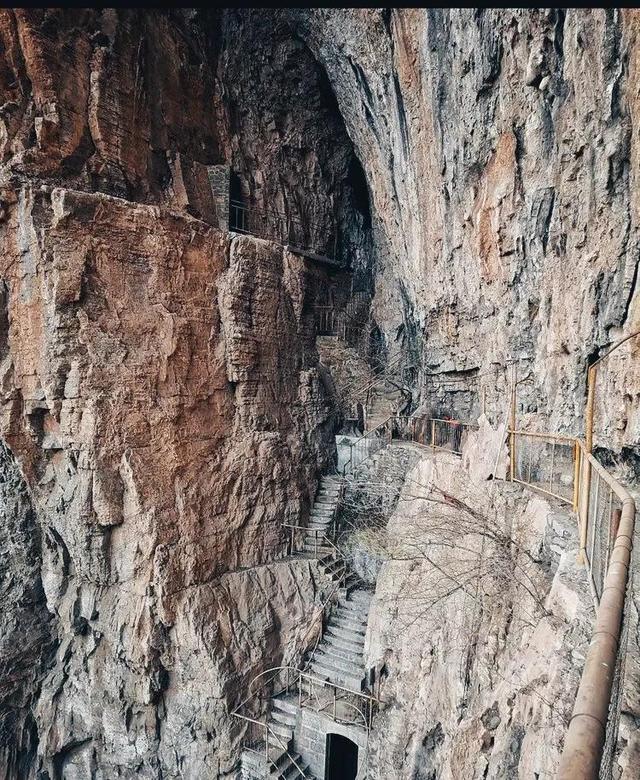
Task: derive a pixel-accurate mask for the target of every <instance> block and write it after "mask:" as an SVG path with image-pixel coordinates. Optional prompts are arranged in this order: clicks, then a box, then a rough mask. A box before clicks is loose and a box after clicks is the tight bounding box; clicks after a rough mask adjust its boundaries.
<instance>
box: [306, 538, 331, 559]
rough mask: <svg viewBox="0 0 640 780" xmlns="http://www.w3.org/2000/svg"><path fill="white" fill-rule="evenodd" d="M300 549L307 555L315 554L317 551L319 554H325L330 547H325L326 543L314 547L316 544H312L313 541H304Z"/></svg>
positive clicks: (328, 551) (329, 550)
mask: <svg viewBox="0 0 640 780" xmlns="http://www.w3.org/2000/svg"><path fill="white" fill-rule="evenodd" d="M302 551H303V552H305V553H307V554H309V555H316V553H317V554H318V555H319V556H320V555H326V554H327V553H330V552H331V548H330V547H327V546H326V545H322V544H318V547H317V549H316V546H315V545H314V543H313V542H306V541H305V543H304V547H303V548H302Z"/></svg>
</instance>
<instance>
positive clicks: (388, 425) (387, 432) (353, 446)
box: [342, 414, 394, 476]
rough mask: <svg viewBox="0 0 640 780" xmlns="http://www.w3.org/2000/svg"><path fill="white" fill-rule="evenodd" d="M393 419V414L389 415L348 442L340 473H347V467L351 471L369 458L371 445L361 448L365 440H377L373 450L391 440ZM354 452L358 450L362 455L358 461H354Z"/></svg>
mask: <svg viewBox="0 0 640 780" xmlns="http://www.w3.org/2000/svg"><path fill="white" fill-rule="evenodd" d="M393 419H394V415H392V414H391V415H389V417H387V419H386V420H384V421H383V422H381V423H379V424H378V425H376V427H375V428H372V429H371V430H370V431H367V433H365V434H364V435H363V436H360V437H359V438H358V439H356V440H355V441H354V442H350V443H349V459H348V460H347V461H345V463H344V465H343V466H342V473H343V475H344V476H346V474H347V467H348V468H349V472H352V471H353V469H354V468H355V467H356V466H358V465H359V464H360V463H362V462H364V461H365V460H367V459H368V458H369V456H370V455H371V454H372V453H371V449H372V448H371V447H370V446H365V447H364V449H363V445H364V444H365V441H366V442H378V443H379V446H378V447H376V448H375V450H376V451H377V450H379V449H380V448H381V447H383V446H384V445H385V444H388V443H389V442H390V441H391V437H392V434H393V424H392V421H393ZM379 433H381V434H383V435H382V436H378V434H379ZM354 452H355V453H356V454H357V453H358V452H360V453H361V454H362V455H363V457H361V458H360V459H359V460H358V462H357V463H356V462H355V461H354Z"/></svg>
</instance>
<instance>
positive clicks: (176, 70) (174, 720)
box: [0, 11, 347, 778]
mask: <svg viewBox="0 0 640 780" xmlns="http://www.w3.org/2000/svg"><path fill="white" fill-rule="evenodd" d="M211 20H213V21H215V17H212V18H211V19H210V20H209V21H211ZM198 25H199V26H198ZM207 30H208V31H207ZM205 32H206V34H205ZM1 34H2V36H3V41H4V44H5V45H4V55H3V56H4V61H3V66H4V68H3V71H2V75H3V78H4V79H5V80H6V82H7V83H6V87H7V89H13V90H14V91H13V92H12V93H10V94H12V95H13V97H14V99H13V101H9V102H8V103H6V104H5V106H4V111H5V114H4V125H3V135H2V140H3V142H4V148H3V155H4V156H3V168H2V202H3V211H2V223H1V224H0V243H1V244H2V261H1V262H0V279H1V280H2V281H1V287H0V293H1V295H0V324H1V325H2V330H1V333H0V361H1V362H0V436H1V437H2V440H3V441H4V442H6V444H7V446H8V447H9V448H10V451H11V454H6V457H5V450H4V449H3V466H2V468H3V470H4V471H6V473H7V474H8V475H9V476H7V478H6V491H7V492H8V494H10V495H12V496H13V494H14V493H15V496H16V498H15V500H14V499H13V498H12V499H11V500H7V501H6V502H5V504H4V505H3V527H2V534H1V535H0V539H1V540H2V555H3V559H4V560H6V561H7V571H8V573H7V583H6V590H5V591H3V592H6V594H7V598H8V601H9V603H10V607H9V608H8V609H7V610H3V612H2V617H1V618H0V619H1V621H2V625H1V633H2V637H3V641H2V645H1V647H0V653H1V657H0V663H2V664H3V669H7V670H9V671H10V672H11V675H10V677H9V681H10V682H9V688H8V690H7V691H6V692H5V690H4V688H3V692H2V696H3V710H2V717H3V720H2V730H1V731H0V758H1V760H2V765H1V773H2V774H3V776H5V775H6V776H7V777H10V778H14V777H21V778H22V777H25V778H26V777H31V776H35V775H36V773H38V772H40V773H41V775H40V776H41V777H43V778H45V777H50V778H61V777H65V778H86V777H94V776H95V777H105V778H106V777H109V778H112V777H131V776H132V775H133V774H135V775H136V776H141V777H154V778H155V777H159V776H163V777H200V776H210V777H214V776H224V775H226V774H228V773H229V772H230V771H231V770H232V769H233V766H234V763H235V762H236V760H237V757H238V752H237V739H238V736H239V730H240V729H239V726H238V724H237V722H236V721H234V720H233V719H232V718H230V716H229V710H230V709H231V708H232V707H233V705H234V704H237V703H238V701H239V698H240V697H241V696H242V695H243V694H244V692H245V691H246V688H247V685H248V682H249V680H250V679H251V677H252V676H253V675H255V674H257V673H258V672H261V671H262V670H263V669H265V668H268V667H269V666H271V665H275V664H278V663H280V662H284V663H287V662H289V661H295V660H296V659H297V658H298V657H299V654H300V652H301V650H302V649H304V648H305V647H306V644H307V643H308V642H309V641H311V640H312V638H313V637H312V629H314V628H315V626H316V625H317V620H316V618H317V615H316V612H315V609H314V606H313V605H314V600H315V599H316V593H317V589H318V586H317V583H316V579H315V570H314V569H313V568H312V567H311V566H310V565H309V564H303V563H301V564H297V565H295V566H291V565H289V564H288V563H287V564H279V563H278V559H279V558H280V557H281V556H282V555H283V552H284V536H283V532H282V529H281V524H282V522H283V521H287V520H290V521H292V520H295V521H297V520H298V519H299V517H300V515H301V514H304V512H305V511H306V509H307V507H308V504H309V499H310V496H311V495H312V494H313V490H314V487H315V479H316V477H317V474H318V473H319V472H320V471H321V470H322V469H324V468H325V467H326V466H327V464H328V463H330V462H331V459H332V457H333V449H332V437H331V434H332V428H331V424H330V421H329V418H330V414H331V403H330V400H329V399H327V398H326V397H325V392H324V389H323V384H322V382H321V381H320V374H319V368H318V361H317V354H316V352H315V346H314V341H313V335H314V333H313V323H312V319H311V305H312V303H313V299H314V295H315V294H316V290H317V288H318V286H319V285H322V284H326V280H324V281H323V274H322V273H321V272H318V271H313V272H312V271H311V269H310V268H308V267H307V265H306V263H305V261H303V260H302V259H300V258H299V257H296V256H294V255H291V254H289V253H287V252H285V251H284V250H283V248H282V247H281V246H276V245H274V244H272V243H269V242H266V241H258V240H255V239H253V238H241V237H237V238H234V239H232V238H230V236H229V234H228V233H226V232H222V231H220V230H218V229H217V221H216V220H214V219H209V217H210V216H211V213H210V210H208V209H210V204H209V206H207V205H206V199H204V195H203V193H204V190H203V189H202V187H201V183H202V177H201V173H202V171H204V172H205V174H206V167H205V166H206V165H208V164H214V163H218V162H221V161H223V160H221V157H220V154H221V152H220V149H221V143H220V138H222V137H223V136H224V133H225V132H226V125H225V123H224V122H223V121H222V120H219V119H218V118H217V114H216V111H217V106H219V105H220V104H219V96H216V95H214V93H213V90H214V86H213V85H214V84H216V83H217V82H216V76H215V71H216V59H215V57H216V56H217V55H216V45H217V44H216V40H217V39H216V35H217V31H216V29H209V28H207V27H206V26H203V24H202V23H200V22H198V23H196V19H195V17H194V15H192V14H185V15H181V14H177V15H173V14H163V13H146V12H137V11H135V12H134V11H132V12H128V11H126V12H123V13H120V12H114V11H104V12H100V11H96V12H94V11H88V12H81V13H80V15H79V16H77V17H76V16H73V15H72V14H67V13H66V12H62V11H53V12H48V11H47V12H36V11H33V12H14V13H12V12H3V14H2V31H1ZM58 53H61V56H60V58H58V57H57V55H58ZM216 89H218V90H220V89H222V87H221V86H220V85H219V84H218V85H217V87H216ZM8 94H9V93H8ZM340 159H341V158H340ZM331 177H333V179H332V178H331ZM337 178H338V175H337V173H336V172H333V173H328V174H327V181H329V184H328V185H327V186H328V187H329V188H330V187H331V186H332V185H331V183H330V181H331V180H337ZM204 180H205V181H206V176H205V179H204ZM209 196H211V192H210V191H209ZM203 203H204V204H205V205H204V206H203V205H202V204H203ZM344 208H347V207H346V206H345V207H344ZM345 213H346V212H345ZM222 227H224V228H226V225H223V226H222ZM3 447H4V445H3ZM6 452H7V453H8V450H7V451H6ZM5 460H6V463H5ZM3 473H4V472H3ZM3 480H4V477H3ZM16 485H19V487H16ZM4 489H5V483H4V481H3V490H4ZM16 491H17V492H16ZM27 502H30V506H31V507H32V509H28V507H27ZM29 528H30V530H29ZM39 539H42V543H41V544H40V543H39ZM3 577H4V575H3ZM40 582H42V584H41V585H40ZM3 587H5V583H4V580H3ZM45 598H46V602H45ZM31 605H32V609H31V608H30V607H31ZM20 659H22V660H20ZM27 664H28V673H27V671H26V670H25V665H27ZM3 684H4V679H3Z"/></svg>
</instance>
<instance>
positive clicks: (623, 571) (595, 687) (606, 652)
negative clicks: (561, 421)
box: [509, 430, 636, 780]
mask: <svg viewBox="0 0 640 780" xmlns="http://www.w3.org/2000/svg"><path fill="white" fill-rule="evenodd" d="M509 442H510V476H511V479H512V480H513V481H514V482H520V483H521V484H524V485H526V486H528V487H531V488H533V489H535V490H537V491H540V492H542V493H545V494H547V495H550V496H553V497H555V498H557V499H559V500H561V501H563V502H564V503H567V504H570V505H571V506H572V508H573V509H574V511H575V512H576V514H577V519H578V525H579V531H580V556H581V558H582V560H583V562H584V563H585V565H586V567H587V573H588V579H589V583H590V586H591V590H592V594H593V600H594V604H595V607H596V625H595V628H594V631H593V635H592V640H591V643H590V645H589V650H588V652H587V657H586V660H585V665H584V669H583V672H582V676H581V680H580V686H579V688H578V693H577V696H576V701H575V705H574V709H573V715H572V718H571V722H570V724H569V730H568V732H567V736H566V739H565V745H564V750H563V754H562V759H561V762H560V768H559V772H558V779H559V780H592V779H593V780H595V778H600V780H614V778H616V774H615V773H614V772H615V763H616V762H615V757H616V751H617V749H618V728H619V724H620V715H621V709H622V699H623V695H624V690H623V688H624V670H625V663H626V656H627V640H628V636H629V622H630V614H629V612H630V610H629V605H630V603H631V599H630V595H629V592H630V585H629V578H628V573H629V568H630V562H631V547H632V543H633V534H634V524H635V513H636V507H635V502H634V501H633V498H632V497H631V495H630V494H629V492H628V491H627V490H626V489H625V488H624V487H623V486H622V485H621V484H620V483H619V482H618V481H617V480H616V479H615V478H614V477H613V476H612V475H611V474H610V473H609V472H608V471H607V470H606V469H605V468H604V466H602V465H601V464H600V463H599V462H598V461H597V460H596V459H595V457H594V456H593V455H592V454H591V453H589V452H588V451H587V448H586V445H585V444H583V442H581V441H579V440H577V439H571V438H569V437H564V436H556V435H552V434H546V433H531V432H527V431H516V430H510V431H509ZM604 724H606V726H605V725H604ZM616 780H617V778H616Z"/></svg>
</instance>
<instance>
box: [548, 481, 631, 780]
mask: <svg viewBox="0 0 640 780" xmlns="http://www.w3.org/2000/svg"><path fill="white" fill-rule="evenodd" d="M619 487H620V489H619V490H616V493H617V494H618V495H620V494H621V493H622V494H623V495H626V498H625V499H624V500H623V504H622V515H621V518H620V526H619V528H618V532H617V534H616V542H615V545H614V548H613V553H612V555H611V564H610V566H609V570H608V572H607V576H606V578H605V582H604V589H603V591H602V596H601V599H600V607H599V609H598V614H597V620H596V627H595V632H594V634H593V637H592V639H591V644H590V645H589V650H588V653H587V658H586V661H585V665H584V670H583V672H582V677H581V679H580V687H579V688H578V695H577V697H576V701H575V705H574V708H573V715H572V716H571V722H570V723H569V728H568V731H567V736H566V738H565V742H564V749H563V752H562V757H561V759H560V767H559V770H558V775H557V780H597V778H598V776H599V768H600V761H601V758H602V750H603V747H604V742H605V737H606V727H607V716H608V712H609V702H610V700H611V688H612V685H613V677H614V673H615V667H616V656H617V651H618V642H619V639H620V630H621V626H622V615H623V608H624V599H625V594H626V589H627V580H628V576H629V564H630V560H631V545H632V539H633V531H634V524H635V514H636V507H635V503H634V501H633V499H632V498H631V496H630V495H629V494H628V493H627V492H626V491H625V490H624V489H623V488H622V487H621V486H619Z"/></svg>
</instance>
